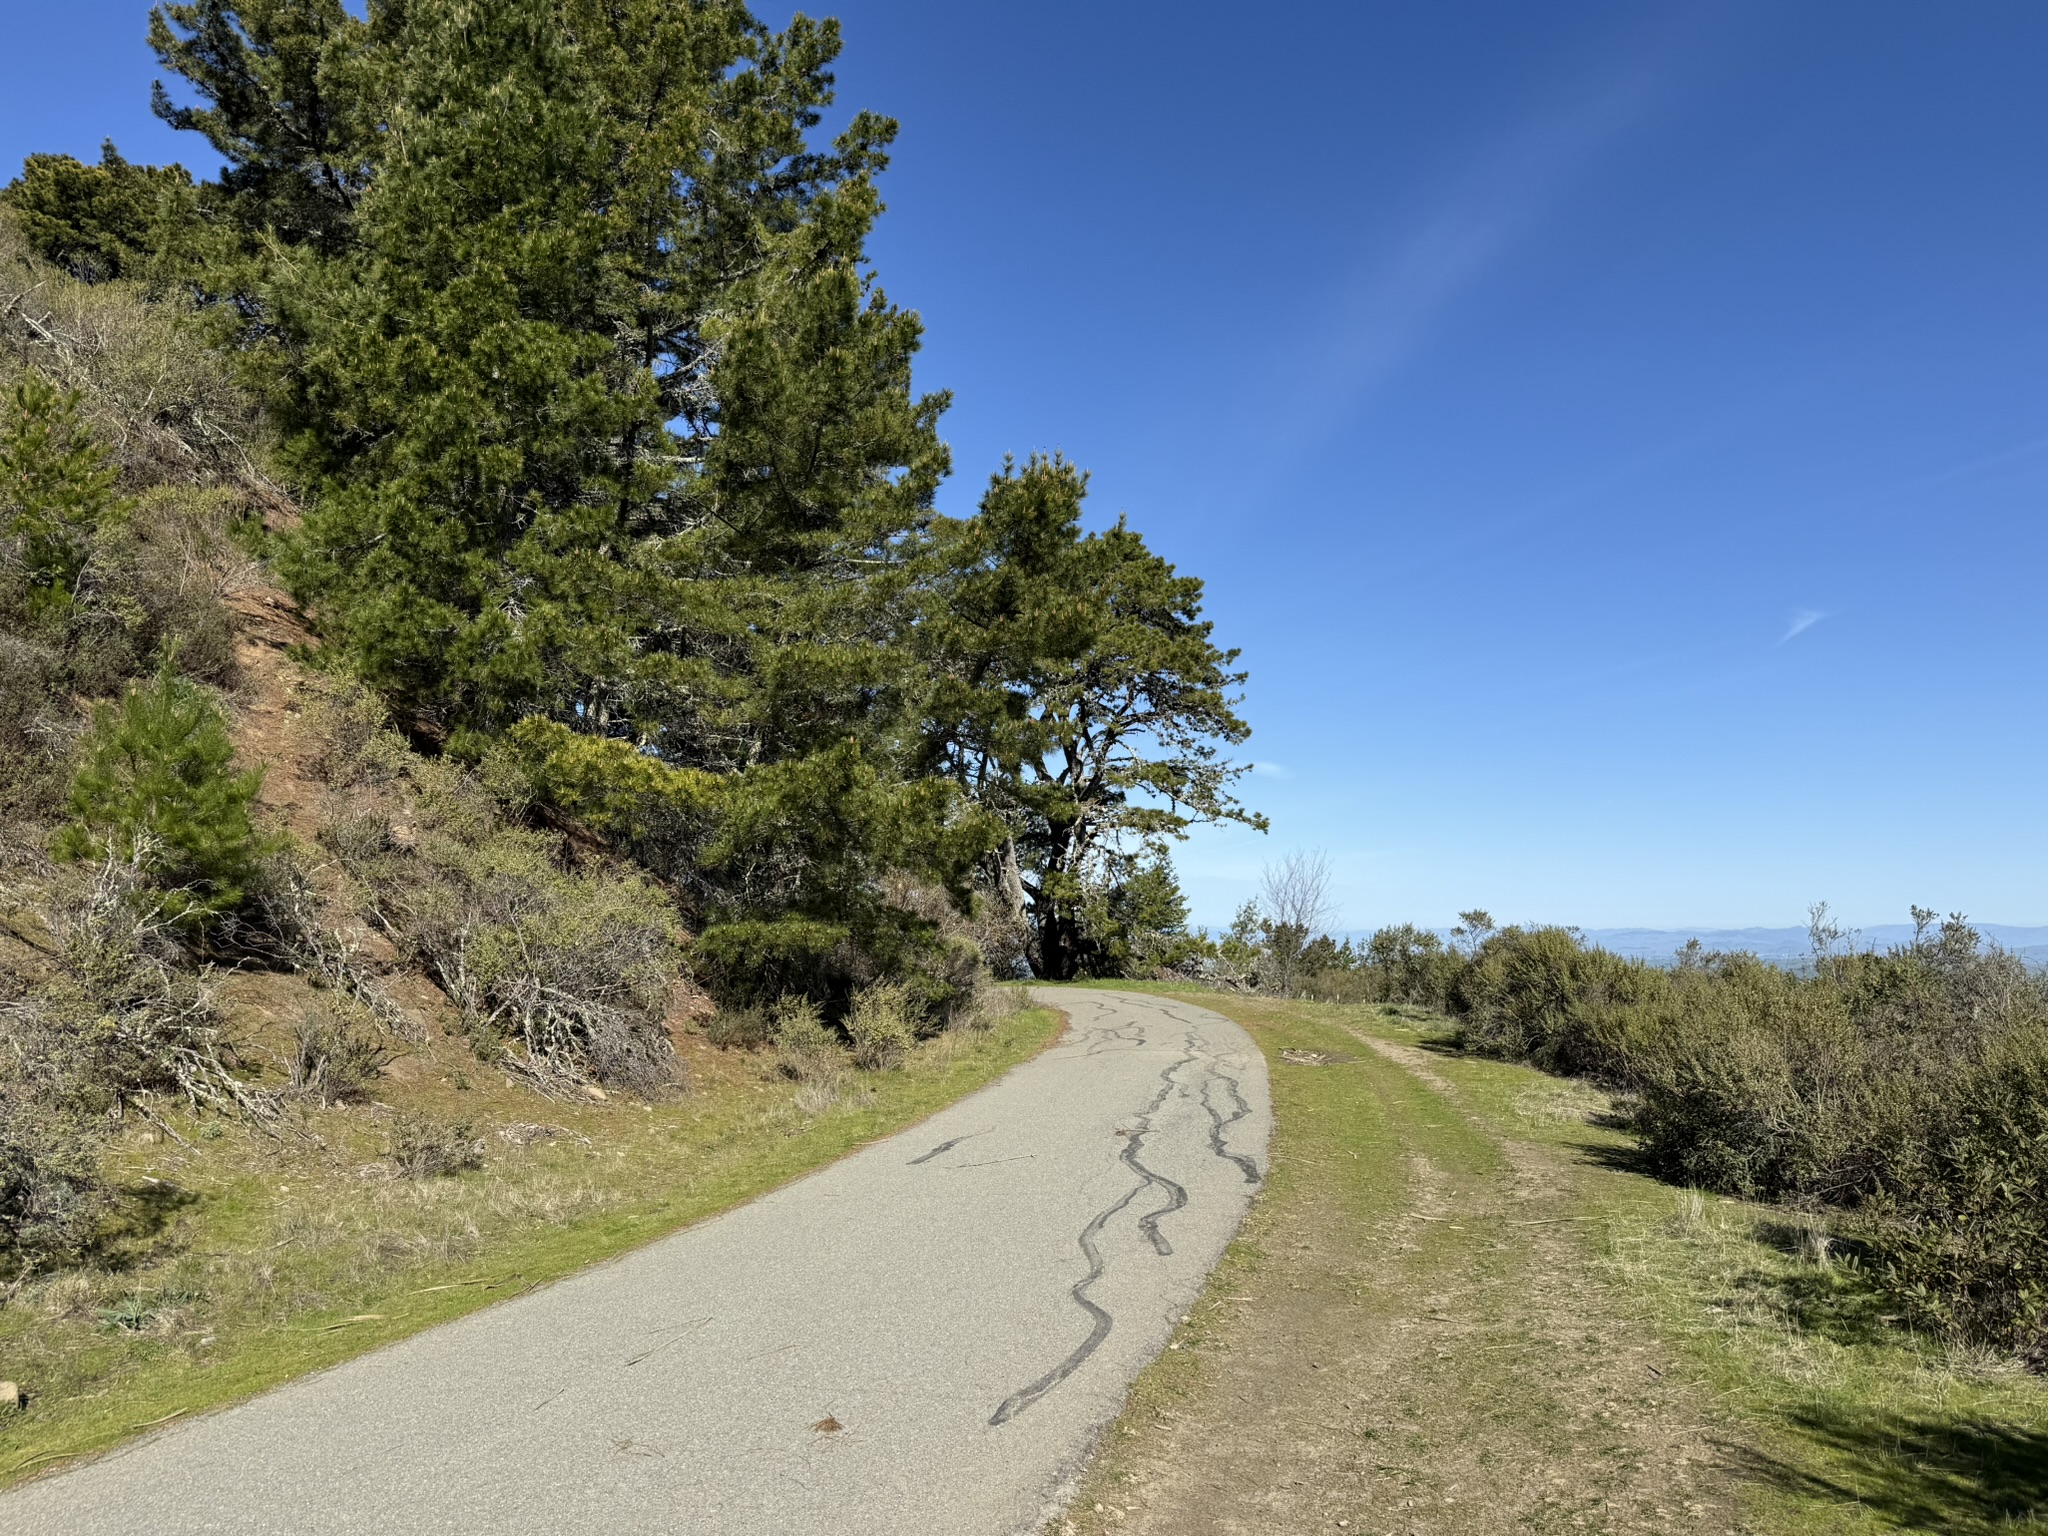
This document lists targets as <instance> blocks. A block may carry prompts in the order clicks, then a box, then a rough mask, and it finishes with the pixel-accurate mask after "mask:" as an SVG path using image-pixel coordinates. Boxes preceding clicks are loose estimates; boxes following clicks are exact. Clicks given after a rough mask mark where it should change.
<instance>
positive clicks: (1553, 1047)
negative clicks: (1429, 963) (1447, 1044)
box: [1450, 928, 1670, 1082]
mask: <svg viewBox="0 0 2048 1536" xmlns="http://www.w3.org/2000/svg"><path fill="white" fill-rule="evenodd" d="M1669 990H1670V979H1669V977H1668V975H1667V974H1666V973H1665V972H1663V971H1659V970H1657V969H1655V968H1653V967H1651V966H1649V965H1645V964H1643V963H1642V962H1641V961H1630V960H1622V959H1619V958H1617V957H1616V956H1614V955H1610V954H1608V953H1607V952H1606V951H1605V950H1600V949H1589V948H1587V947H1586V946H1585V945H1584V944H1582V943H1580V942H1579V939H1578V936H1577V935H1576V934H1575V933H1573V932H1572V931H1571V930H1570V929H1568V928H1530V929H1521V928H1506V929H1502V930H1500V931H1499V932H1497V933H1494V934H1493V935H1492V936H1490V937H1489V938H1488V939H1487V940H1486V941H1485V942H1484V943H1483V944H1481V945H1480V947H1479V949H1478V952H1477V953H1476V954H1475V955H1474V956H1473V957H1472V959H1471V961H1470V963H1469V964H1467V965H1465V966H1463V967H1462V968H1461V969H1460V971H1459V973H1458V975H1457V977H1456V979H1455V980H1454V981H1453V982H1452V985H1451V988H1450V993H1451V997H1450V1001H1451V1006H1452V1008H1453V1010H1454V1011H1455V1012H1456V1013H1457V1015H1458V1017H1459V1022H1460V1025H1461V1028H1462V1031H1463V1035H1464V1040H1465V1043H1466V1045H1467V1046H1468V1047H1469V1048H1471V1049H1473V1050H1477V1051H1480V1052H1483V1053H1485V1054H1487V1055H1491V1056H1508V1057H1514V1058H1517V1059H1521V1060H1526V1061H1531V1062H1534V1063H1535V1064H1536V1065H1538V1066H1541V1067H1544V1068H1546V1069H1547V1070H1549V1071H1553V1072H1563V1073H1566V1074H1569V1075H1572V1076H1582V1077H1593V1078H1599V1079H1602V1080H1603V1081H1609V1082H1618V1081H1625V1080H1626V1078H1627V1075H1628V1060H1629V1056H1630V1052H1631V1048H1632V1042H1633V1041H1634V1040H1635V1039H1636V1037H1638V1036H1640V1035H1642V1034H1644V1033H1645V1032H1647V1031H1653V1030H1654V1029H1655V1028H1656V1022H1655V1021H1656V1019H1657V1017H1658V1015H1659V1012H1660V1010H1662V1009H1664V1008H1666V1007H1667V1006H1668V998H1669Z"/></svg>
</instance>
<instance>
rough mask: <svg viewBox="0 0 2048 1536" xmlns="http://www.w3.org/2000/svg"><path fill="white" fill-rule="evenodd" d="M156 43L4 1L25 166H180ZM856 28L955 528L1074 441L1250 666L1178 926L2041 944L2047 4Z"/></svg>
mask: <svg viewBox="0 0 2048 1536" xmlns="http://www.w3.org/2000/svg"><path fill="white" fill-rule="evenodd" d="M143 14H144V13H143V10H142V8H141V7H140V6H137V5H133V4H130V3H127V0H121V3H113V0H71V3H69V4H67V5H64V6H61V7H57V6H50V7H35V8H33V9H30V10H28V11H27V12H26V13H25V14H24V15H23V16H21V17H17V18H11V27H12V32H11V35H12V36H13V38H14V40H15V42H16V44H17V46H15V47H13V48H10V49H9V50H8V51H7V53H6V55H5V56H4V57H0V159H4V160H6V161H8V162H13V161H18V159H19V157H20V156H21V155H22V154H23V153H25V152H27V151H29V150H31V149H63V150H69V151H71V152H73V153H78V154H81V155H88V154H91V153H92V152H93V151H94V150H95V149H96V147H97V144H98V142H99V139H100V137H101V136H102V135H103V134H105V133H108V132H111V133H113V134H114V135H115V136H116V138H117V139H118V140H119V141H120V143H121V145H122V147H123V149H124V150H126V151H127V152H128V153H129V154H130V155H131V157H133V158H148V159H160V158H166V157H170V156H175V155H178V154H184V155H187V156H190V155H191V153H192V151H191V149H190V148H189V147H184V148H181V147H179V146H178V145H177V144H176V143H175V141H174V136H172V135H169V134H168V133H167V132H165V131H164V130H162V129H161V128H160V126H159V125H156V124H155V123H153V121H152V120H151V119H150V118H149V115H148V106H147V97H148V85H149V81H150V79H151V78H152V75H153V73H154V70H153V64H152V61H151V60H150V58H149V56H148V52H147V49H146V48H145V47H144V45H143V43H142V40H141V39H142V29H143ZM764 14H768V15H769V16H770V17H771V19H780V12H776V11H767V12H764ZM836 14H838V15H840V16H841V17H842V19H843V21H844V23H845V26H846V31H847V41H848V48H847V54H846V58H845V61H844V63H843V66H842V68H841V70H840V81H841V88H842V99H843V101H844V103H845V105H847V106H848V107H856V106H858V107H873V108H876V109H879V110H882V111H885V112H888V113H890V114H892V115H894V116H896V117H898V118H900V119H901V120H902V122H903V134H902V139H901V141H900V145H899V150H898V153H897V156H896V163H895V165H894V167H893V168H892V170H891V171H890V173H889V175H888V177H887V179H886V182H885V195H886V196H887V198H888V200H889V203H890V213H889V214H888V216H887V218H886V219H885V221H884V227H883V229H882V231H881V232H880V234H879V236H878V238H877V240H876V241H875V245H874V254H875V257H876V261H877V264H878V267H879V270H880V273H881V275H882V279H883V281H884V283H885V285H886V287H887V289H888V291H889V293H890V295H891V296H892V298H894V299H896V300H897V301H898V302H900V303H903V304H905V305H908V306H910V307H913V308H916V309H918V310H920V311H922V313H923V314H924V316H925V318H926V320H927V323H928V324H929V326H930V339H929V344H928V347H927V350H926V353H925V357H924V360H923V364H922V368H921V381H922V382H923V383H924V384H926V385H927V386H944V387H948V388H951V389H953V390H955V391H956V393H957V403H956V405H955V407H954V410H953V412H952V414H951V415H950V416H949V418H948V419H947V425H946V433H947V436H948V438H949V439H950V441H951V442H952V444H953V446H954V450H955V459H956V464H957V466H958V475H957V478H956V479H955V481H954V482H953V484H952V486H951V487H950V489H949V490H948V492H947V495H946V500H947V504H948V506H949V508H951V509H953V510H963V509H964V508H966V507H967V506H968V505H970V504H971V503H972V501H973V499H974V498H975V496H976V495H977V494H978V492H979V488H980V486H981V483H982V482H983V481H984V480H985V478H986V476H987V475H988V473H989V472H990V471H991V470H992V469H993V468H994V467H995V466H996V465H997V464H998V463H999V462H1000V460H1001V457H1002V455H1003V454H1004V453H1006V452H1015V453H1018V454H1023V453H1026V452H1029V451H1032V450H1034V449H1043V450H1050V449H1059V450H1062V451H1064V452H1065V453H1066V454H1068V456H1069V457H1071V458H1073V459H1075V460H1077V461H1078V462H1080V463H1081V464H1083V465H1084V466H1086V467H1088V468H1089V469H1090V470H1092V471H1093V473H1094V476H1095V480H1094V497H1093V507H1094V510H1095V512H1096V513H1097V514H1098V515H1099V516H1100V517H1102V518H1105V519H1106V518H1109V517H1113V516H1114V515H1115V514H1116V513H1118V512H1127V513H1128V514H1129V515H1130V517H1131V520H1132V522H1133V523H1134V524H1135V525H1136V526H1138V527H1139V528H1141V529H1142V530H1144V532H1145V533H1146V534H1147V536H1148V537H1149V538H1150V539H1151V540H1152V542H1153V543H1154V545H1155V546H1156V547H1157V548H1159V549H1160V550H1162V551H1163V552H1164V553H1165V554H1167V555H1168V557H1169V558H1171V559H1173V560H1175V561H1176V562H1178V563H1179V564H1180V565H1181V566H1182V567H1183V568H1184V569H1185V570H1188V571H1190V572H1192V573H1194V574H1197V575H1200V576H1202V577H1204V578H1205V579H1206V580H1207V582H1208V585H1209V611H1210V613H1211V615H1212V616H1213V617H1214V618H1215V619H1216V621H1217V626H1218V632H1219V635H1220V637H1221V638H1223V639H1224V640H1225V641H1226V642H1227V643H1229V644H1234V645H1239V646H1242V647H1243V648H1244V651H1245V661H1246V664H1247V665H1248V666H1249V667H1250V669H1251V672H1252V681H1251V690H1250V697H1249V699H1248V700H1247V704H1246V711H1247V714H1248V716H1249V718H1250V719H1251V720H1252V722H1253V724H1254V726H1255V727H1256V731H1257V734H1256V735H1255V737H1254V739H1253V742H1252V744H1251V748H1250V751H1251V754H1252V755H1253V756H1254V757H1256V758H1257V759H1258V761H1259V764H1260V768H1259V771H1258V772H1257V773H1255V774H1254V775H1253V777H1252V778H1250V779H1249V780H1247V781H1246V789H1247V793H1248V796H1249V798H1251V799H1252V800H1253V802H1254V803H1255V804H1256V805H1257V806H1258V807H1259V808H1260V809H1262V810H1264V811H1265V812H1267V814H1268V815H1270V816H1271V817H1272V820H1273V832H1272V834H1271V836H1270V837H1266V838H1259V837H1256V836H1253V835H1250V834H1212V835H1202V836H1198V837H1197V838H1196V839H1195V840H1194V841H1193V842H1192V843H1191V844H1190V845H1189V846H1188V847H1187V848H1186V849H1185V850H1184V852H1183V854H1182V856H1181V859H1180V863H1181V868H1182V872H1183V875H1184V877H1185V880H1186V883H1187V885H1188V887H1189V890H1190V894H1191V896H1192V898H1193V900H1194V904H1195V910H1196V915H1197V917H1198V919H1200V920H1203V921H1207V922H1210V923H1219V922H1222V921H1225V920H1227V919H1228V916H1229V913H1230V911H1231V909H1232V908H1233V907H1234V906H1235V904H1236V903H1237V902H1238V901H1239V900H1240V899H1242V898H1243V896H1245V895H1247V894H1249V893H1250V891H1251V890H1252V889H1253V887H1254V886H1255V884H1256V881H1257V878H1258V873H1259V869H1260V867H1261V865H1262V864H1263V863H1264V862H1266V861H1267V860H1269V859H1271V858H1273V857H1275V856H1276V855H1277V854H1279V853H1281V852H1284V851H1286V850H1288V849H1291V848H1316V847H1319V848H1323V849H1325V850H1327V851H1328V853H1329V854H1330V856H1331V858H1332V860H1333V862H1334V864H1335V865H1336V867H1337V869H1338V871H1339V897H1340V900H1341V906H1342V911H1341V922H1342V924H1343V926H1346V927H1369V926H1372V925H1374V924H1377V923H1380V922H1383V921H1389V920H1397V919H1413V920H1416V921H1420V922H1425V923H1430V924H1439V923H1444V922H1447V921H1449V920H1450V919H1451V916H1452V914H1453V913H1454V912H1455V911H1456V910H1457V909H1458V908H1460V907H1464V906H1469V905H1473V904H1479V905H1484V906H1486V907H1488V908H1489V909H1491V910H1492V911H1493V913H1494V914H1495V915H1496V916H1497V917H1501V918H1516V919H1543V920H1555V921H1566V922H1577V923H1581V924H1585V925H1588V926H1613V925H1623V924H1642V925H1658V926H1678V925H1689V924H1699V925H1716V926H1735V925H1742V924H1753V923H1754V924H1783V923H1791V922H1796V921H1798V920H1799V919H1800V916H1801V914H1802V913H1803V911H1804V909H1805V906H1806V904H1807V903H1808V902H1809V901H1812V900H1815V899H1820V898H1825V899H1826V900H1828V901H1830V902H1831V903H1832V904H1833V905H1834V907H1835V909H1836V910H1837V911H1838V912H1839V913H1840V914H1841V915H1842V916H1843V917H1844V918H1845V919H1847V920H1848V921H1850V922H1852V923H1856V924H1864V925H1869V924H1875V923H1879V922H1885V921H1892V920H1898V919H1902V918H1903V916H1904V912H1905V908H1906V907H1907V905H1908V904H1909V903H1911V902H1916V901H1917V902H1921V903H1924V904H1927V905H1931V906H1935V907H1939V908H1942V909H1944V910H1947V909H1962V910H1965V911H1968V912H1970V913H1971V914H1973V915H1975V916H1977V917H1980V918H1983V919H1986V920H1991V921H2002V922H2010V923H2042V922H2048V893H2044V891H2043V889H2042V883H2041V878H2040V872H2041V871H2042V870H2043V869H2044V868H2048V826H2044V818H2043V815H2042V810H2041V765H2042V762H2043V758H2044V755H2048V752H2044V749H2048V712H2044V710H2043V709H2042V707H2041V681H2042V672H2043V666H2042V663H2043V661H2044V650H2048V645H2044V640H2048V625H2044V620H2043V605H2042V602H2041V600H2040V595H2039V594H2040V587H2041V583H2042V581H2043V576H2044V570H2048V560H2044V558H2043V557H2044V555H2048V547H2044V546H2048V521H2044V519H2043V517H2042V515H2041V514H2042V510H2043V506H2044V501H2048V282H2044V280H2043V279H2044V275H2048V198H2044V197H2043V195H2042V194H2043V179H2044V173H2043V170H2042V164H2043V158H2044V150H2048V92H2044V91H2043V90H2041V89H2040V85H2039V61H2040V60H2041V59H2042V58H2043V57H2048V9H2044V8H2042V7H2040V6H2039V5H2038V4H2024V3H2016V0H2015V3H2001V0H1983V3H1979V4H1975V5H1971V6H1966V7H1965V6H1946V7H1933V6H1927V5H1922V4H1901V3H1890V0H1875V3H1873V0H1863V3H1856V4H1849V3H1831V0H1809V3H1805V4H1801V5H1798V6H1784V5H1769V4H1762V3H1755V4H1716V5H1683V4H1660V5H1649V6H1646V5H1643V4H1641V3H1639V0H1637V3H1627V4H1620V3H1609V4H1590V3H1576V0H1551V3H1548V4H1545V5H1541V6H1530V5H1525V4H1514V3H1508V0H1491V3H1476V0H1440V3H1434V4H1431V5H1426V6H1419V5H1404V6H1396V5H1391V4H1358V3H1350V4H1341V5H1339V4H1327V5H1296V6H1291V7H1270V8H1262V9H1247V8H1245V7H1241V6H1230V7H1225V6H1222V5H1208V4H1199V3H1182V4H1178V5H1174V6H1166V5H1151V4H1145V5H1140V4H1112V3H1105V0H1096V3H1094V4H1089V5H1082V4H1077V3H1067V0H1036V3H1033V4H1030V5H1022V4H971V5H962V4H959V3H957V0H954V3H947V4H941V3H937V0H930V3H924V0H920V3H905V0H897V3H890V0H853V3H848V4H845V5H841V6H839V7H837V8H836Z"/></svg>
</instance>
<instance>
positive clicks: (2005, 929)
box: [1585, 923, 2048, 965]
mask: <svg viewBox="0 0 2048 1536" xmlns="http://www.w3.org/2000/svg"><path fill="white" fill-rule="evenodd" d="M1971 926H1972V927H1974V928H1975V929H1976V930H1977V931H1978V932H1979V933H1981V934H1982V935H1984V937H1985V938H1986V939H1987V940H1988V941H1990V942H1991V943H1993V944H1996V945H1998V946H1999V947H2000V948H2003V949H2009V950H2012V951H2013V952H2014V953H2016V954H2018V955H2019V956H2020V957H2021V958H2023V959H2024V960H2026V961H2027V962H2028V963H2029V964H2033V965H2039V964H2043V963H2048V928H2020V927H2014V926H2013V925H2011V924H2009V923H1973V924H1971ZM1585 934H1586V939H1587V941H1588V942H1589V943H1593V944H1597V945H1599V946H1600V947H1601V948H1602V949H1605V950H1610V951H1612V952H1613V953H1615V954H1617V955H1627V956H1629V957H1630V958H1631V959H1637V960H1655V961H1658V962H1660V963H1662V962H1667V961H1669V960H1670V959H1671V957H1672V956H1673V955H1674V954H1676V953H1677V952H1678V950H1679V949H1680V948H1681V947H1682V946H1683V945H1684V944H1685V942H1686V940H1688V939H1698V940H1699V941H1700V943H1701V944H1702V945H1704V946H1705V947H1706V948H1708V949H1728V950H1734V949H1746V950H1748V951H1749V952H1750V953H1751V954H1753V955H1755V956H1757V957H1758V958H1759V959H1762V960H1804V959H1806V958H1807V957H1808V955H1809V954H1810V953H1811V950H1812V946H1811V944H1809V943H1808V941H1807V937H1806V930H1805V929H1804V928H1588V929H1586V930H1585ZM1912 937H1913V928H1912V925H1911V924H1910V923H1879V924H1877V925H1875V926H1874V927H1870V928H1857V929H1852V930H1850V931H1849V933H1848V934H1847V935H1845V937H1844V941H1843V942H1844V947H1846V948H1851V949H1889V948H1891V947H1892V946H1893V945H1894V944H1905V943H1908V942H1910V941H1911V939H1912Z"/></svg>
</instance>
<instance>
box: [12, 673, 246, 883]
mask: <svg viewBox="0 0 2048 1536" xmlns="http://www.w3.org/2000/svg"><path fill="white" fill-rule="evenodd" d="M234 755H235V749H234V744H233V743H232V742H231V741H229V739H228V731H227V722H226V720H225V719H224V718H223V716H222V715H221V711H220V706H219V705H217V704H215V703H214V701H213V699H212V698H211V697H210V696H209V695H208V694H207V693H206V691H205V690H204V689H202V688H200V687H199V686H198V685H196V684H194V683H192V682H190V681H188V680H187V679H185V678H182V677H180V676H178V675H177V674H176V673H175V672H173V671H172V670H171V669H170V667H169V666H168V665H165V666H163V667H160V668H159V669H158V671H157V674H156V676H155V677H154V678H153V679H151V680H150V681H148V682H145V683H140V684H137V685H136V686H134V687H132V688H130V689H129V690H128V693H127V696H126V697H125V698H124V699H123V700H122V701H121V702H120V703H119V704H117V705H109V706H103V707H102V708H101V709H99V710H97V711H96V712H95V714H94V717H93V724H92V729H91V731H90V732H89V733H88V734H87V737H86V740H85V744H84V753H83V759H84V760H83V762H82V763H81V764H80V766H79V769H78V772H77V774H76V776H75V777H74V778H73V779H72V781H71V793H70V796H69V799H68V802H67V809H68V811H69V813H70V821H69V823H68V824H67V825H66V826H65V827H64V828H63V829H62V831H60V832H59V834H58V836H57V840H56V843H55V846H54V849H53V852H54V853H55V854H56V855H57V857H58V858H60V859H64V860H69V861H78V860H85V859H93V860H99V859H108V858H111V859H114V860H116V861H119V862H123V863H132V864H134V865H135V866H137V867H138V868H139V869H140V870H142V871H143V872H144V873H145V874H146V875H147V876H148V877H149V879H150V880H151V881H152V882H153V883H154V884H155V885H156V886H157V888H158V889H160V890H161V891H163V892H164V893H165V900H166V903H167V905H168V907H169V909H170V910H171V911H172V913H173V914H174V915H176V916H179V917H181V918H197V919H203V918H207V917H212V916H216V915H218V914H220V913H222V912H226V911H228V910H230V909H232V908H234V907H235V906H237V905H239V904H240V902H241V900H242V898H243V895H244V894H245V892H246V890H247V888H248V883H249V881H250V879H251V878H252V876H253V875H254V873H255V869H256V865H257V862H258V860H259V859H260V858H261V856H262V854H263V852H264V848H265V843H264V840H263V839H262V838H261V837H259V836H258V835H257V832H256V829H255V826H254V824H253V823H252V822H251V820H250V817H249V807H250V805H251V804H252V803H253V802H254V800H255V798H256V792H257V790H258V789H259V788H260V787H261V786H262V783H263V775H262V772H261V770H257V771H253V772H248V773H237V772H236V771H234V768H233V762H234Z"/></svg>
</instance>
